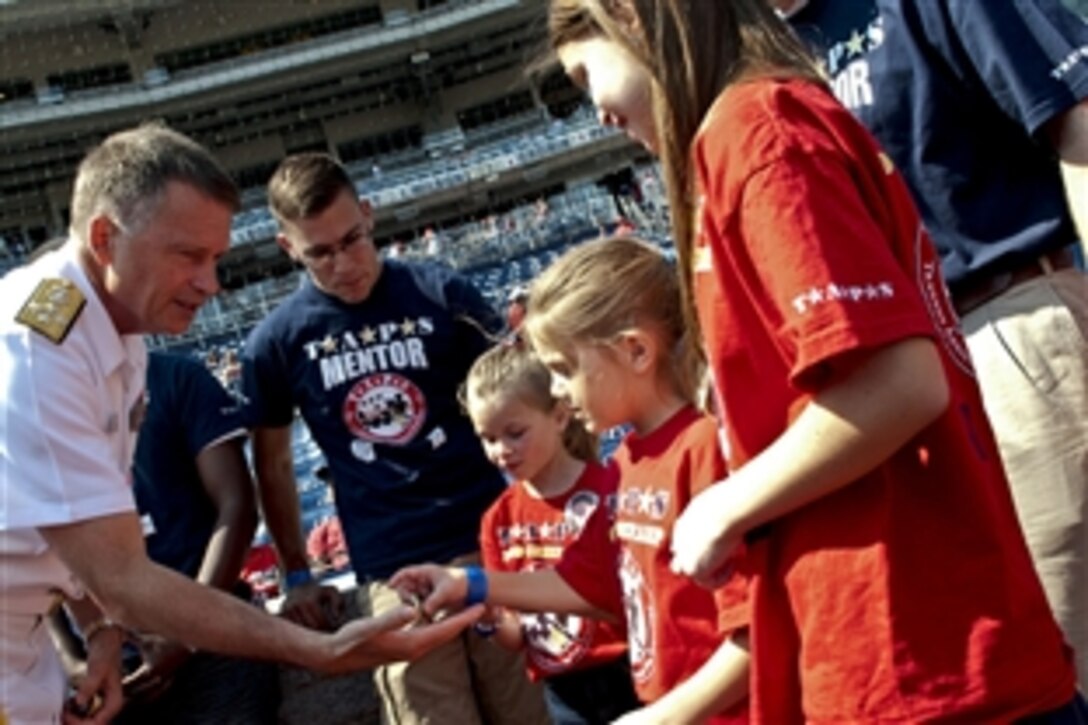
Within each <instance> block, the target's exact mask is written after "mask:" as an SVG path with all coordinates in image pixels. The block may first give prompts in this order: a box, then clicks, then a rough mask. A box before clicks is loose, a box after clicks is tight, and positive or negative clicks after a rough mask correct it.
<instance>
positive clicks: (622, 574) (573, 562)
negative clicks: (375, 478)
mask: <svg viewBox="0 0 1088 725" xmlns="http://www.w3.org/2000/svg"><path fill="white" fill-rule="evenodd" d="M523 329H524V330H525V331H526V333H527V335H528V337H529V339H530V340H531V341H532V344H533V348H534V349H535V350H536V352H537V354H539V356H540V359H541V361H542V362H543V363H544V364H545V365H546V366H547V367H548V369H550V371H551V373H552V385H553V391H554V393H555V395H556V396H557V397H559V398H561V399H564V400H567V401H569V404H570V406H571V410H572V411H573V413H574V415H575V416H576V417H577V418H578V419H580V420H581V421H583V422H584V423H585V424H586V426H587V427H588V428H589V430H590V431H591V432H593V433H595V434H599V433H601V432H602V431H605V430H608V429H610V428H613V427H615V426H618V425H622V424H629V425H630V426H631V428H632V430H631V432H630V433H629V434H628V435H627V437H626V438H625V439H624V440H623V442H622V443H621V444H620V446H619V448H618V449H617V450H616V452H615V454H614V456H613V458H612V460H613V462H614V464H615V466H616V468H617V471H618V474H619V481H620V482H619V489H618V491H617V494H616V499H615V506H614V514H613V516H614V519H613V517H612V516H610V515H609V512H606V511H602V510H601V507H598V510H597V512H596V513H595V514H594V515H593V516H591V517H590V519H589V521H588V523H587V525H586V529H585V531H584V532H583V533H582V535H581V537H579V538H578V540H577V541H575V542H572V543H571V544H570V545H569V547H568V548H567V549H566V551H564V552H563V555H562V558H561V559H560V561H559V562H558V564H557V565H556V567H555V568H553V569H546V570H538V571H533V572H526V571H522V572H519V573H508V572H502V571H498V570H497V569H495V568H489V569H488V570H487V571H486V572H485V571H483V570H481V569H479V568H473V567H467V568H465V569H443V568H441V567H437V566H432V565H424V566H421V567H410V568H408V569H405V570H402V571H400V572H398V573H397V574H396V575H395V576H394V577H393V579H392V580H391V584H392V585H393V586H396V587H398V588H400V589H401V590H402V591H405V592H412V593H415V594H417V595H424V596H426V600H425V602H424V605H423V606H424V608H425V610H426V611H427V612H435V611H438V610H440V609H442V608H444V607H447V606H459V605H461V604H463V603H465V602H468V603H470V604H473V603H477V602H487V603H488V604H490V605H499V606H507V607H510V608H513V609H515V610H518V611H545V612H565V613H575V614H581V615H587V616H595V617H601V618H611V619H613V620H617V621H622V622H623V623H624V625H625V626H626V629H627V642H628V657H629V660H630V669H631V675H632V677H633V679H634V684H635V689H636V691H637V693H638V695H639V699H640V700H641V701H642V702H644V703H647V706H646V707H644V708H642V709H640V710H636V711H634V712H631V713H629V714H627V715H626V716H624V717H623V718H621V719H620V720H619V722H621V723H623V724H624V725H632V724H634V723H678V722H712V723H740V722H747V703H746V696H747V689H748V656H747V652H746V650H745V647H746V644H745V628H746V627H747V617H748V610H747V600H746V588H745V582H744V580H743V579H742V578H741V577H740V576H739V575H737V576H733V577H731V578H730V579H729V581H728V583H727V584H726V586H724V587H721V588H719V589H718V590H717V591H715V592H711V591H709V590H707V589H704V588H702V587H700V586H698V585H697V584H695V583H694V582H693V581H691V580H690V579H688V578H686V577H682V576H678V575H676V574H675V573H673V572H672V571H671V570H670V569H669V559H670V556H671V555H670V551H669V532H670V531H671V530H672V525H673V522H674V521H675V520H676V518H677V516H678V515H679V514H680V512H681V511H683V510H684V509H685V507H687V505H688V502H689V501H691V500H692V497H693V496H695V495H696V494H697V493H698V492H699V491H701V490H702V489H703V488H705V487H706V486H708V485H710V484H711V483H713V482H715V481H719V480H720V479H722V478H723V477H724V475H725V468H724V461H723V460H722V458H721V454H720V450H719V445H718V430H717V426H716V424H715V422H714V420H713V419H712V418H709V417H708V416H706V415H703V414H701V413H699V412H698V411H697V410H696V409H695V407H694V406H693V404H692V401H693V400H694V398H695V394H696V386H697V382H698V381H699V380H700V379H701V375H700V371H701V365H700V361H699V359H698V358H697V356H693V355H691V354H690V353H689V350H690V348H689V347H687V346H685V345H683V344H682V338H683V336H684V322H683V319H682V315H681V312H680V292H679V282H678V279H677V276H676V273H675V270H674V269H673V267H672V266H671V265H670V264H669V262H668V260H667V259H666V258H665V257H664V255H662V254H661V253H660V251H659V250H657V249H656V248H653V247H651V246H649V245H647V244H644V243H642V242H638V241H635V240H631V239H623V238H620V239H605V240H598V241H593V242H587V243H585V244H583V245H581V246H579V247H576V248H574V249H572V250H570V251H568V252H567V253H565V254H564V255H563V256H562V257H561V258H560V259H559V260H557V261H556V262H555V264H553V265H552V266H551V267H549V268H548V269H547V270H545V272H544V273H543V274H542V275H541V277H540V278H539V279H538V280H537V281H536V283H535V284H534V285H533V287H532V290H531V292H530V295H529V313H528V316H527V317H526V320H525V326H524V327H523ZM721 485H728V483H726V484H721Z"/></svg>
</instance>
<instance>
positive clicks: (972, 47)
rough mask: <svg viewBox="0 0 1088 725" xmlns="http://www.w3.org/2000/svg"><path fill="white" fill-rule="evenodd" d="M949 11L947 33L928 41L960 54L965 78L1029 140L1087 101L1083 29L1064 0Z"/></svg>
mask: <svg viewBox="0 0 1088 725" xmlns="http://www.w3.org/2000/svg"><path fill="white" fill-rule="evenodd" d="M947 5H948V16H947V17H948V22H949V25H950V27H948V28H931V29H929V30H928V32H927V35H928V36H929V38H931V39H932V41H933V42H934V44H935V45H936V46H937V47H938V49H939V52H940V53H942V54H944V56H945V58H946V59H951V60H952V61H953V62H954V61H955V60H956V58H957V51H959V50H960V49H962V51H963V52H964V53H965V54H966V55H967V58H968V59H969V63H970V75H965V77H967V78H972V77H975V78H977V79H978V82H980V83H981V84H982V86H984V88H985V90H986V92H987V93H988V95H989V96H990V97H991V98H992V99H993V100H994V102H996V103H997V104H998V105H999V106H1000V107H1001V109H1002V110H1003V111H1004V112H1005V113H1006V114H1007V115H1008V116H1010V117H1011V118H1013V119H1016V120H1017V121H1018V122H1019V123H1020V124H1021V125H1022V126H1024V127H1025V128H1026V129H1028V131H1029V132H1030V133H1032V134H1035V133H1037V132H1038V131H1039V130H1040V128H1041V127H1042V126H1043V125H1044V124H1045V123H1046V122H1047V121H1049V120H1051V119H1052V118H1054V117H1056V116H1058V115H1060V114H1061V113H1063V112H1064V111H1066V110H1067V109H1069V108H1071V107H1072V106H1074V105H1076V104H1077V103H1078V102H1079V101H1080V100H1083V99H1084V98H1085V97H1088V24H1086V23H1085V21H1084V20H1083V19H1081V18H1080V17H1078V16H1077V15H1076V14H1075V13H1073V12H1072V11H1071V10H1069V9H1068V8H1067V7H1065V5H1064V4H1063V3H1062V0H1031V1H1030V2H1029V1H1028V0H1005V1H1004V2H976V1H975V0H958V1H957V0H949V1H948V3H947ZM932 15H933V16H935V17H939V18H943V17H945V16H944V13H932ZM948 36H952V38H949V37H948ZM953 38H954V41H955V42H954V44H953V43H952V42H951V41H952V39H953ZM942 41H943V42H942Z"/></svg>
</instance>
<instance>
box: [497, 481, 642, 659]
mask: <svg viewBox="0 0 1088 725" xmlns="http://www.w3.org/2000/svg"><path fill="white" fill-rule="evenodd" d="M617 481H618V477H617V475H616V470H615V468H614V467H609V468H605V467H603V466H601V465H598V464H596V463H591V464H588V465H586V468H585V470H584V471H583V472H582V475H581V476H580V477H579V478H578V480H577V481H576V482H575V484H574V486H573V487H571V489H570V490H569V491H567V492H566V493H564V494H563V495H561V496H557V497H555V498H543V499H542V498H537V497H536V496H533V495H532V494H531V493H529V491H528V490H527V489H526V488H525V486H524V485H523V484H521V483H517V484H515V485H513V486H511V487H509V488H508V489H506V490H505V491H504V492H503V493H502V495H501V496H499V498H498V499H497V500H496V501H495V503H494V504H492V505H491V508H490V509H488V510H487V513H485V514H484V517H483V521H482V522H481V524H480V554H481V557H482V558H483V563H484V566H485V567H486V568H488V569H494V570H496V571H535V570H537V569H550V568H553V567H554V566H555V565H556V563H557V562H558V561H559V559H560V558H561V557H562V556H563V551H564V550H565V549H566V548H567V547H568V546H570V545H571V543H572V542H574V541H575V540H577V539H578V537H579V536H581V534H582V531H583V530H584V529H585V527H586V524H587V523H588V521H589V520H590V518H591V517H600V518H603V519H605V520H608V519H610V518H611V515H610V513H609V509H610V506H611V505H612V504H613V503H614V501H615V498H616V484H617ZM521 629H522V633H523V634H524V636H525V654H526V658H525V660H526V665H527V666H528V668H529V676H530V677H531V678H532V679H534V680H539V679H540V678H542V677H548V676H550V675H556V674H559V673H562V672H571V671H573V670H580V669H584V668H586V667H592V666H593V665H599V664H603V663H605V662H611V661H613V660H615V659H617V658H619V657H622V656H623V653H624V652H625V651H626V649H627V645H626V642H625V639H624V634H623V630H622V628H620V627H617V626H615V625H612V624H609V623H608V622H601V621H596V620H593V619H586V618H583V617H579V616H577V615H573V614H554V613H546V614H545V613H531V612H527V613H524V614H522V615H521Z"/></svg>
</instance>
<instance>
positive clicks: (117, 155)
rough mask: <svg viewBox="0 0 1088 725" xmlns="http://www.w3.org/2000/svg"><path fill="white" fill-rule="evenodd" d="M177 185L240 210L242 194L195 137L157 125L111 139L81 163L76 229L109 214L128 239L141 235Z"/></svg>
mask: <svg viewBox="0 0 1088 725" xmlns="http://www.w3.org/2000/svg"><path fill="white" fill-rule="evenodd" d="M171 181H178V182H182V183H185V184H188V185H190V186H192V187H194V188H195V189H197V190H198V191H200V192H201V193H202V194H204V195H205V196H207V197H209V198H211V199H214V200H215V201H217V202H219V203H221V204H222V205H223V206H225V207H227V208H229V209H230V210H231V211H237V210H238V206H239V197H238V188H237V187H236V186H235V185H234V182H233V181H232V180H231V178H230V175H229V174H227V172H226V171H225V170H224V169H223V167H222V166H221V165H220V164H219V162H218V161H217V160H216V159H215V157H214V156H212V155H211V153H210V152H209V151H208V150H207V149H205V148H204V147H203V146H201V145H200V144H198V143H197V142H196V141H193V140H192V139H190V138H189V137H187V136H184V135H182V134H180V133H178V132H177V131H174V130H172V129H170V128H167V127H166V126H165V125H164V124H162V123H158V122H152V123H145V124H142V125H140V126H137V127H136V128H132V129H128V130H126V131H119V132H118V133H115V134H113V135H111V136H109V137H107V138H106V140H104V141H103V142H102V143H100V144H99V145H98V146H96V147H95V148H94V149H92V150H91V151H90V152H89V153H88V154H87V155H86V156H85V157H84V159H83V161H82V162H80V164H79V170H78V171H77V172H76V181H75V190H74V191H73V193H72V229H73V230H74V231H75V232H76V233H77V234H78V235H81V234H82V233H83V230H84V228H85V227H86V225H87V224H88V223H89V222H90V220H91V219H92V218H94V217H95V216H96V215H98V214H101V213H106V214H109V215H110V216H111V217H112V218H113V220H114V221H115V222H116V223H117V224H118V225H120V226H121V228H122V229H123V230H124V231H125V232H126V233H128V234H132V233H135V232H137V231H139V229H140V228H142V227H143V225H144V224H145V223H146V222H147V220H148V219H149V218H150V216H151V215H152V213H153V212H154V211H155V209H156V208H157V207H158V205H159V202H160V201H161V198H162V194H163V191H164V190H165V189H166V186H167V184H169V183H170V182H171Z"/></svg>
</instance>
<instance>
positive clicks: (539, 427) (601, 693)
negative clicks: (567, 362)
mask: <svg viewBox="0 0 1088 725" xmlns="http://www.w3.org/2000/svg"><path fill="white" fill-rule="evenodd" d="M461 402H462V404H463V405H464V406H465V409H466V410H467V411H468V414H469V416H470V417H471V418H472V424H473V426H474V427H475V429H476V433H477V435H478V436H479V437H480V440H481V441H482V443H483V446H484V451H485V453H486V454H487V457H488V458H489V459H490V460H491V462H492V463H494V464H495V466H497V467H498V468H499V469H501V470H502V471H503V473H505V474H506V475H507V476H508V477H509V478H510V479H511V482H512V485H511V486H510V488H508V489H506V491H504V492H503V494H502V495H501V496H499V498H498V499H497V500H496V501H495V503H494V504H493V505H492V506H491V508H490V509H488V511H487V512H486V513H485V514H484V517H483V521H482V523H481V525H480V552H481V556H482V559H483V565H484V566H485V567H486V568H488V569H494V570H495V571H509V572H518V571H535V570H538V569H546V568H552V567H554V566H555V565H556V563H557V562H558V561H559V559H560V558H561V557H562V555H563V552H564V551H565V550H566V549H567V548H568V547H569V546H570V545H571V544H573V543H574V542H575V541H576V540H577V539H578V537H579V536H580V535H581V533H582V531H583V529H584V528H585V526H586V524H587V523H588V521H589V519H590V517H592V516H594V515H607V513H608V507H609V506H614V504H615V498H616V483H617V479H616V472H615V470H614V469H612V468H606V467H604V466H602V465H601V464H600V463H598V461H597V439H596V437H595V436H594V435H592V434H591V433H590V432H589V431H588V430H586V428H585V426H584V425H582V423H581V422H580V421H579V420H577V419H575V418H574V417H573V416H572V415H571V414H570V410H569V408H568V407H567V406H566V404H565V403H564V402H563V401H561V400H559V399H557V398H555V397H554V396H553V395H552V393H551V375H550V374H549V372H548V370H547V368H545V367H544V366H543V365H542V364H541V363H540V361H539V360H538V359H537V358H536V356H535V355H533V353H532V351H531V350H529V349H528V347H527V346H526V345H525V344H523V343H521V342H517V341H514V342H511V343H505V344H500V345H498V346H496V347H494V348H492V349H490V350H488V351H487V352H485V353H484V354H483V355H481V356H480V357H479V358H478V359H477V360H476V362H475V363H473V365H472V368H471V369H470V370H469V373H468V378H467V380H466V382H465V385H464V386H463V388H462V391H461ZM598 510H599V511H600V513H599V514H598V513H597V512H598ZM476 630H477V632H479V633H481V634H483V635H485V636H492V635H493V636H494V637H495V640H496V641H497V642H499V643H500V644H502V645H503V646H505V647H508V648H510V649H513V650H522V649H524V651H525V654H526V665H527V667H528V673H529V677H530V678H531V679H532V680H534V681H541V682H543V684H544V692H545V702H546V703H547V705H548V709H549V712H550V714H551V716H552V721H553V722H555V723H558V724H560V725H582V724H585V725H596V724H598V723H599V724H602V725H604V724H607V723H611V722H612V721H614V720H615V719H616V718H618V717H620V716H622V715H623V714H624V713H626V712H628V711H630V710H632V709H634V708H636V707H638V700H637V698H636V696H635V693H634V689H633V688H632V685H631V671H630V668H629V667H628V666H627V657H626V653H627V647H626V643H625V640H624V637H623V633H622V631H621V630H619V628H617V627H616V626H615V625H614V624H612V623H610V622H607V621H599V620H595V619H593V618H586V617H581V616H579V615H577V614H556V613H554V612H533V613H526V614H521V615H516V614H515V613H513V612H503V611H502V610H501V609H498V608H495V609H493V610H492V614H491V616H489V617H485V622H484V623H483V624H481V625H477V627H476Z"/></svg>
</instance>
